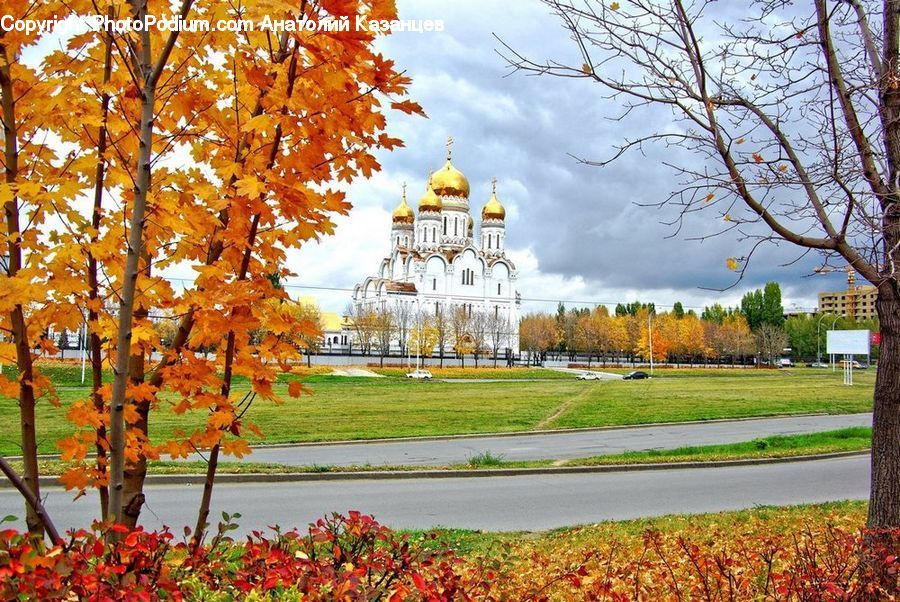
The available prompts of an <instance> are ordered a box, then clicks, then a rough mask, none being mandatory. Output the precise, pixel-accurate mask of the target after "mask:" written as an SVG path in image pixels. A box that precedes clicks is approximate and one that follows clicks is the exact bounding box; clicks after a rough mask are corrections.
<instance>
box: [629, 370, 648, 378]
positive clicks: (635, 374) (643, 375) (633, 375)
mask: <svg viewBox="0 0 900 602" xmlns="http://www.w3.org/2000/svg"><path fill="white" fill-rule="evenodd" d="M622 378H623V379H625V380H642V379H644V378H650V375H649V374H647V373H646V372H644V371H643V370H635V371H634V372H629V373H628V374H626V375H625V376H623V377H622Z"/></svg>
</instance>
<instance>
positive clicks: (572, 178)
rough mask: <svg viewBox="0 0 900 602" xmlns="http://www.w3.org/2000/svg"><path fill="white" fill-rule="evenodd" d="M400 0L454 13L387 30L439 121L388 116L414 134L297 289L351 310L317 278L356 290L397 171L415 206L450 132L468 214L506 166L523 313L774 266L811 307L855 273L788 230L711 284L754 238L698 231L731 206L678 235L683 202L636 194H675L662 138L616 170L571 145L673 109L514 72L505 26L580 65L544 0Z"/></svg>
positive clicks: (660, 117)
mask: <svg viewBox="0 0 900 602" xmlns="http://www.w3.org/2000/svg"><path fill="white" fill-rule="evenodd" d="M398 5H399V10H400V15H401V18H404V19H442V20H443V21H444V31H443V32H440V33H435V32H430V33H414V32H401V33H396V34H394V35H392V36H390V37H389V38H386V39H385V40H384V42H383V43H382V47H383V49H384V52H385V54H386V55H387V56H389V57H390V58H393V59H394V60H395V61H396V62H397V63H398V65H399V66H400V68H402V69H405V70H406V71H407V73H408V74H409V75H410V76H411V77H412V79H413V85H412V89H411V92H412V97H413V98H414V99H415V100H416V101H418V102H419V103H420V104H421V105H422V106H423V107H424V109H425V111H426V112H427V114H428V119H423V118H420V117H411V116H405V115H401V114H396V115H392V116H391V117H392V126H391V130H392V133H393V134H394V135H398V136H399V137H401V138H402V139H403V140H404V141H405V142H406V148H404V149H400V150H397V151H394V152H393V153H383V154H382V155H380V156H379V161H380V162H381V163H382V165H383V167H384V169H383V170H382V172H381V173H379V174H377V175H376V176H375V177H374V178H372V179H370V180H368V181H358V182H356V183H354V184H353V186H352V187H351V190H350V200H351V201H352V202H353V205H354V209H353V211H352V212H351V213H350V216H349V217H347V218H343V219H340V220H339V221H338V228H337V232H336V234H335V235H334V236H332V237H329V238H326V239H324V240H323V241H321V242H320V243H317V244H311V245H308V246H307V247H305V248H304V249H302V250H301V251H300V252H298V253H296V254H295V255H293V256H292V258H291V261H292V269H293V270H294V271H295V272H297V274H298V276H297V277H296V278H294V279H293V281H292V282H291V284H293V285H301V286H304V287H311V288H309V289H305V290H304V289H297V290H298V292H299V293H304V294H306V293H312V294H315V295H316V296H317V297H318V298H319V300H320V304H321V306H322V308H323V309H326V310H332V311H338V312H340V311H342V310H343V308H344V307H345V306H346V304H347V302H348V300H349V293H347V292H346V291H344V290H334V291H327V290H321V289H316V288H313V287H331V288H335V289H348V288H352V287H353V286H354V285H355V284H356V283H357V282H359V281H360V280H362V279H363V278H365V277H366V276H368V275H371V274H373V273H374V272H375V270H376V269H377V267H378V264H379V260H380V259H381V258H382V257H383V256H384V255H386V254H387V253H388V251H389V231H390V211H391V210H392V209H393V208H394V207H395V206H396V205H397V203H398V202H399V199H400V194H401V185H402V183H403V182H407V183H408V185H409V197H410V201H411V204H413V206H415V204H414V203H415V202H416V201H417V200H418V197H419V196H420V195H421V194H422V193H423V192H424V190H425V182H426V179H427V177H428V173H429V171H431V170H433V169H438V168H439V167H441V165H442V164H443V161H444V157H445V152H446V151H445V140H446V139H447V136H453V138H454V140H455V144H454V147H453V159H454V164H455V165H456V167H457V168H459V169H460V170H461V171H462V172H463V173H464V174H465V175H466V176H467V177H468V179H469V182H470V184H471V190H472V192H471V196H470V205H471V207H472V209H471V211H472V213H473V215H476V216H478V215H479V214H480V210H481V207H482V205H483V204H484V203H485V202H486V201H487V199H488V198H489V196H490V181H491V178H492V177H494V176H496V177H497V178H498V180H499V185H498V197H499V198H500V200H501V202H503V203H504V205H505V206H506V208H507V222H506V224H507V247H508V254H509V256H510V257H512V259H513V260H514V261H515V262H516V264H517V267H518V270H519V281H518V289H519V291H520V293H521V294H522V296H523V297H524V298H525V299H526V300H529V299H530V300H532V301H527V302H526V304H525V309H526V311H528V310H538V311H540V310H543V311H553V310H554V309H555V305H556V302H557V301H564V302H567V305H569V306H576V305H588V304H591V305H592V304H596V303H606V304H615V303H617V302H627V301H632V300H636V299H640V300H642V301H653V302H655V303H657V306H667V305H671V304H672V303H673V302H674V301H678V300H680V301H682V302H683V303H684V305H685V306H686V307H687V306H693V307H698V308H700V307H702V306H703V305H706V304H710V303H712V302H715V301H719V302H721V303H723V304H729V303H730V304H735V303H737V302H738V301H739V299H740V297H741V296H742V295H743V293H744V292H746V291H747V290H748V289H752V288H757V287H760V286H762V285H763V284H764V283H765V282H767V281H769V280H776V281H778V282H780V283H781V285H782V290H783V292H784V300H785V303H784V305H785V307H786V308H791V306H792V305H796V306H798V307H802V308H810V307H813V306H814V305H815V302H816V292H817V291H819V290H836V289H838V288H841V287H842V286H843V285H844V282H845V281H844V277H843V276H842V275H840V274H832V275H826V276H823V275H815V276H810V274H811V273H812V270H813V268H815V267H816V265H818V262H817V259H816V258H815V257H807V258H804V259H803V260H801V261H798V262H795V261H794V260H796V259H797V258H798V257H799V255H800V253H799V252H798V251H797V250H796V249H794V248H791V247H790V246H789V245H786V244H784V245H782V246H780V247H774V246H770V247H767V248H764V249H761V250H760V251H758V252H757V253H756V254H755V255H754V257H753V262H752V263H751V267H750V269H749V271H748V272H747V273H746V274H745V276H744V279H743V280H742V281H741V282H740V283H739V284H738V285H737V286H735V287H733V288H731V289H729V290H726V291H723V292H717V291H713V290H709V289H722V288H725V287H728V286H730V285H731V284H733V283H734V278H735V275H734V273H732V272H730V271H728V269H727V268H726V265H725V261H726V258H727V257H730V256H743V255H745V254H746V253H747V252H748V251H749V248H748V246H747V245H748V243H746V242H745V243H741V242H740V241H738V240H736V239H735V238H734V237H717V238H714V239H711V240H710V239H707V240H705V241H704V242H702V243H701V242H698V241H693V240H689V239H690V238H692V237H696V236H697V235H698V234H703V233H709V232H712V231H715V230H716V229H717V228H719V226H720V225H721V216H719V215H716V213H715V212H714V211H709V212H700V213H699V214H697V215H696V216H695V217H694V218H693V219H692V220H691V222H690V223H689V224H687V227H685V228H684V229H683V230H682V232H680V233H677V234H676V232H675V230H674V228H673V227H672V226H668V225H666V224H665V222H670V221H672V219H673V218H674V217H675V216H676V212H675V211H676V210H675V209H674V208H669V209H666V208H663V209H655V208H648V207H642V206H640V205H641V204H647V203H654V202H657V201H659V200H662V199H664V198H665V197H666V196H667V195H668V193H669V192H671V191H672V190H673V188H674V187H675V182H674V181H673V178H674V175H673V174H672V172H671V171H669V170H668V169H667V168H666V167H665V166H664V165H663V164H662V162H663V161H664V160H665V155H664V151H663V150H662V149H658V150H655V151H651V152H648V153H647V154H646V155H645V156H642V155H639V154H634V155H629V156H625V157H624V158H622V159H620V160H618V161H617V162H616V163H614V164H613V165H611V166H608V167H605V168H597V167H588V166H584V165H581V164H579V163H577V162H576V161H575V160H574V159H573V158H572V157H571V156H570V155H577V156H580V157H585V158H589V159H602V158H607V157H608V156H610V155H611V154H612V153H613V152H614V146H615V145H616V144H617V143H620V142H621V141H622V140H623V139H625V138H628V137H634V136H635V135H636V134H637V132H638V131H639V130H638V129H637V128H641V129H640V131H643V132H645V133H646V132H647V131H648V129H649V128H654V126H655V125H657V124H658V127H656V128H655V129H659V128H661V127H664V126H665V124H666V119H667V116H666V115H665V114H662V113H659V112H657V113H652V112H645V113H643V114H641V115H640V118H639V119H638V120H631V121H630V122H624V123H623V122H619V121H614V120H612V119H611V118H612V117H615V116H616V115H617V113H618V112H619V109H620V107H619V106H617V104H616V103H615V102H613V101H610V100H607V99H605V98H604V95H603V92H602V90H600V89H599V88H598V87H596V86H594V85H591V84H590V83H589V82H587V80H580V79H578V80H562V79H553V78H547V77H529V76H526V75H524V74H521V73H511V71H510V69H509V68H508V66H507V65H506V63H505V61H504V59H503V58H502V57H501V56H499V55H498V52H497V50H498V49H499V48H500V43H499V42H498V41H497V39H496V38H495V37H494V36H495V35H496V36H498V37H500V38H501V39H502V40H504V41H505V42H506V43H508V44H509V45H510V46H512V47H514V48H516V49H517V50H519V51H521V52H522V53H523V54H525V55H528V56H530V57H532V58H536V59H547V58H553V59H558V60H561V61H564V62H568V63H570V64H576V65H577V64H580V62H581V61H580V59H579V57H578V56H577V55H576V54H575V49H574V48H573V46H572V44H571V42H570V41H569V40H568V38H567V36H566V33H565V32H564V31H563V29H562V27H561V26H560V24H559V23H558V22H557V21H556V20H555V19H554V18H553V17H552V16H551V15H550V14H549V13H548V11H547V9H546V7H544V6H543V5H542V4H541V3H539V2H538V1H537V0H516V1H515V2H512V1H509V0H478V1H474V0H454V1H450V0H399V1H398ZM698 160H699V159H698ZM788 264H790V265H788ZM540 300H546V301H540Z"/></svg>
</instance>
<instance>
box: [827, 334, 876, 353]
mask: <svg viewBox="0 0 900 602" xmlns="http://www.w3.org/2000/svg"><path fill="white" fill-rule="evenodd" d="M870 334H871V332H870V331H868V330H829V331H828V332H827V338H826V353H829V354H834V355H841V354H846V355H867V354H868V353H869V337H870Z"/></svg>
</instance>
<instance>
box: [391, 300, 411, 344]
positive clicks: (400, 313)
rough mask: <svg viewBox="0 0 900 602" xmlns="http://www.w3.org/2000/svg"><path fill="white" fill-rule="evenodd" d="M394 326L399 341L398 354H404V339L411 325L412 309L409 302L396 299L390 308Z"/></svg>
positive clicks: (407, 336)
mask: <svg viewBox="0 0 900 602" xmlns="http://www.w3.org/2000/svg"><path fill="white" fill-rule="evenodd" d="M392 313H393V323H394V328H395V330H396V332H397V339H398V340H399V341H400V355H406V340H407V338H409V333H410V330H411V329H412V326H413V318H414V315H413V314H414V313H415V312H414V311H413V308H412V306H411V305H410V303H407V302H405V301H397V302H396V303H394V306H393V308H392Z"/></svg>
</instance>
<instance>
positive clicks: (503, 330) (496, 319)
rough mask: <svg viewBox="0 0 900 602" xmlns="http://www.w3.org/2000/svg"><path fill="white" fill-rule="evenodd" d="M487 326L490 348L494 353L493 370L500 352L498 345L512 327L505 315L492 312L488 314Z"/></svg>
mask: <svg viewBox="0 0 900 602" xmlns="http://www.w3.org/2000/svg"><path fill="white" fill-rule="evenodd" d="M488 315H489V320H490V322H489V324H488V329H489V332H490V337H491V348H492V349H493V351H494V368H496V367H497V354H498V353H499V352H500V343H502V342H503V341H504V340H506V339H505V337H506V336H507V333H509V331H510V329H511V328H512V326H511V325H510V323H509V318H507V316H506V314H501V313H500V312H499V311H496V310H495V311H494V312H492V313H489V314H488Z"/></svg>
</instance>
